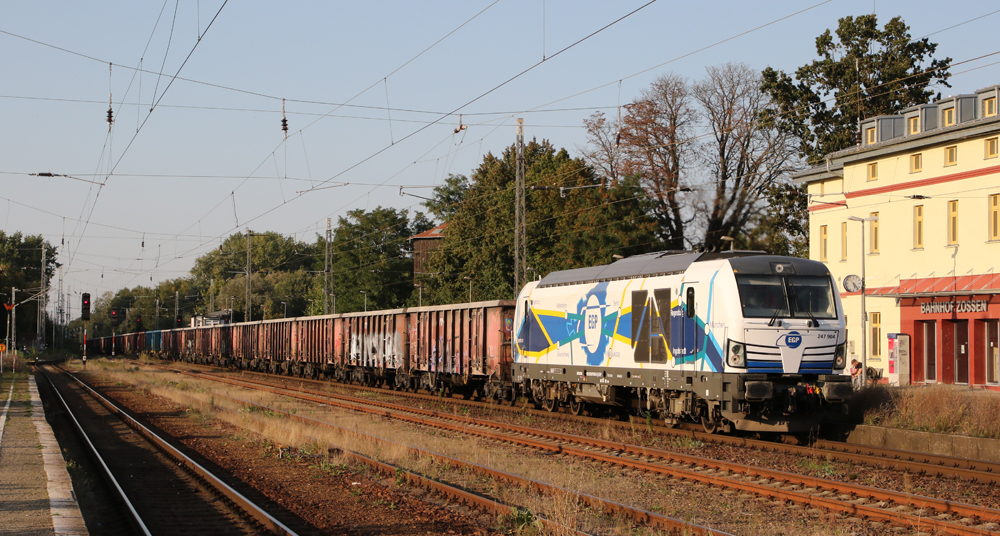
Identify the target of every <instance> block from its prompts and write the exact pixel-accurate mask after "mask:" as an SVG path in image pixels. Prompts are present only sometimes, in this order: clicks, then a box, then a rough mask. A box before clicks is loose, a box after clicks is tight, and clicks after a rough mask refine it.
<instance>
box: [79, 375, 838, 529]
mask: <svg viewBox="0 0 1000 536" xmlns="http://www.w3.org/2000/svg"><path fill="white" fill-rule="evenodd" d="M89 372H90V373H95V374H97V375H99V376H101V377H102V378H103V379H104V380H105V381H108V382H110V383H112V384H114V385H118V386H122V387H125V386H128V387H131V388H135V389H139V390H143V391H146V392H149V393H151V394H154V395H157V396H162V397H164V398H167V399H169V400H172V401H174V402H175V403H177V404H179V405H181V406H182V407H185V408H187V409H188V411H189V412H190V414H191V416H192V417H193V418H195V419H197V420H198V421H199V422H202V423H203V425H205V426H206V427H209V426H212V422H213V421H214V420H215V419H218V420H221V421H225V422H228V423H230V424H232V425H234V426H235V427H237V429H238V430H240V432H238V433H237V434H236V435H234V436H233V437H231V438H228V439H231V440H237V441H257V442H261V441H263V442H265V447H271V446H275V448H267V449H266V452H270V453H273V454H268V455H277V452H278V449H277V448H276V446H277V445H281V446H290V447H294V448H297V449H299V450H301V451H304V452H325V449H326V447H327V446H330V447H338V448H340V449H343V450H350V451H354V452H358V453H361V454H364V455H366V456H369V457H372V458H375V459H378V460H381V461H385V462H387V463H391V464H393V465H396V466H398V467H402V468H404V469H406V470H409V471H413V472H415V473H418V474H421V475H424V476H425V477H429V478H433V479H439V480H442V481H445V482H450V483H452V484H455V485H459V486H463V487H466V488H468V489H473V490H477V491H479V492H481V493H485V494H488V495H491V496H494V497H496V498H498V499H500V500H502V501H504V502H506V503H508V504H516V505H518V506H519V507H520V508H521V510H519V511H517V512H514V511H512V513H511V514H510V515H507V516H502V518H501V519H498V520H497V525H498V526H499V527H504V528H505V529H508V530H510V531H511V532H514V533H520V534H533V533H538V532H539V528H538V525H537V524H536V523H534V519H536V518H537V517H538V516H544V517H546V518H548V519H551V520H553V521H555V522H557V523H560V524H562V525H565V526H569V527H574V528H577V529H580V530H584V531H586V532H590V533H594V534H609V535H618V534H621V535H625V534H628V535H644V534H656V531H654V530H652V529H646V528H642V527H638V528H637V527H636V526H635V525H633V524H632V523H631V522H630V521H627V520H623V519H619V518H616V517H613V516H607V515H604V514H603V513H600V512H593V511H588V510H587V509H585V508H583V507H581V506H580V505H579V504H578V503H577V502H576V501H575V500H574V499H573V498H571V497H565V496H564V497H549V496H542V495H539V494H537V493H534V492H531V491H528V490H522V489H517V488H510V487H508V486H506V485H498V484H497V483H496V482H493V481H492V480H490V479H488V478H485V477H481V476H479V475H477V474H474V473H471V472H467V471H465V470H460V469H455V468H453V467H451V466H450V465H447V464H443V463H438V462H435V461H434V460H433V459H431V458H429V457H426V456H414V455H413V454H411V452H410V451H409V450H408V449H407V448H406V445H413V446H415V447H419V448H421V449H424V450H428V451H432V452H436V453H439V454H442V455H445V456H450V457H453V458H458V459H461V460H464V461H467V462H470V463H475V464H479V465H483V466H487V467H491V468H494V469H498V470H501V471H504V472H508V473H513V474H518V475H524V476H526V477H528V478H533V479H537V480H541V481H545V482H547V483H549V484H552V485H555V486H559V487H561V488H563V489H567V490H570V491H572V492H575V493H586V494H590V495H595V496H599V497H602V498H605V499H608V500H611V501H616V502H620V503H623V504H629V505H632V506H635V507H638V508H642V509H645V510H648V511H652V512H656V513H659V514H662V515H667V516H671V517H675V518H680V519H685V520H688V521H690V522H693V523H697V524H702V525H714V526H716V528H718V529H719V530H723V531H728V532H732V533H734V534H805V535H829V534H835V535H839V534H850V533H851V532H852V530H851V528H852V527H851V526H850V525H849V524H848V525H846V526H845V527H837V526H835V525H836V523H834V524H827V523H825V522H822V521H821V520H820V519H815V520H807V521H808V522H807V521H803V519H802V518H801V517H799V518H797V519H798V520H797V521H796V518H795V516H789V515H787V513H786V512H785V511H784V507H775V506H771V507H770V508H771V510H766V509H765V510H764V511H765V512H769V514H768V513H761V512H762V510H761V507H762V503H761V502H759V501H758V500H757V499H755V498H752V497H749V496H744V495H741V494H733V493H731V492H729V493H726V492H720V491H719V490H717V489H711V488H706V487H703V486H697V485H693V484H690V483H681V482H677V481H675V480H671V479H667V478H664V477H657V476H649V475H640V474H633V473H631V472H629V471H627V470H624V469H622V468H620V467H611V466H599V465H596V464H592V463H584V462H580V461H579V460H577V459H574V458H572V457H567V456H561V455H548V454H535V455H526V454H525V451H524V450H523V449H520V448H517V447H511V446H508V445H506V444H501V443H496V442H492V441H487V440H484V439H480V438H477V437H470V436H467V435H462V434H455V433H452V432H446V431H441V430H432V429H427V428H422V427H416V426H413V425H409V424H406V423H402V422H400V421H396V420H391V419H388V418H383V417H374V416H372V415H370V414H364V413H359V412H352V411H348V410H344V409H342V408H331V407H329V406H325V405H321V404H317V403H309V402H303V401H297V400H293V399H289V398H286V397H282V396H280V395H275V394H271V393H261V392H258V391H249V390H244V389H241V388H237V387H234V386H224V385H220V384H218V383H215V382H211V381H207V380H201V379H198V378H192V377H189V376H182V375H178V374H174V373H170V372H164V371H161V370H154V369H149V368H146V367H135V366H127V365H125V364H123V363H120V362H113V361H105V360H100V361H98V362H97V363H95V366H92V367H89ZM223 395H224V396H223ZM227 397H232V398H235V399H238V400H241V401H233V400H230V399H229V398H227ZM251 403H252V404H258V405H261V406H267V407H269V408H273V409H275V410H280V411H284V412H288V413H291V414H294V415H297V416H300V417H305V418H309V419H315V420H318V421H322V422H325V423H329V424H332V425H335V426H337V427H340V429H334V428H329V427H323V426H317V425H310V424H308V423H302V422H300V421H298V420H295V419H289V418H288V417H287V416H285V415H282V414H281V413H279V412H277V411H270V410H262V409H259V408H253V407H250V406H249V405H248V404H251ZM442 409H445V408H442ZM448 410H453V411H455V412H456V413H461V412H462V411H463V410H462V408H458V407H454V406H451V405H449V407H448V408H447V409H445V411H448ZM533 419H534V417H532V416H531V415H529V414H522V415H519V416H518V417H517V418H516V419H515V420H519V421H520V423H521V424H525V425H530V424H532V423H531V421H532V420H533ZM596 426H598V427H599V428H598V431H599V433H600V435H601V436H603V437H605V438H607V439H613V440H619V441H626V440H632V439H634V440H642V439H643V438H644V437H645V438H646V439H648V436H647V433H648V431H647V430H646V427H645V426H644V425H642V424H637V425H636V426H635V429H634V430H624V431H622V430H617V429H615V428H613V427H611V426H610V425H609V424H607V423H602V424H598V425H596ZM351 431H357V432H359V433H361V434H367V435H370V436H376V437H382V438H386V439H388V440H390V441H392V443H391V444H390V443H384V442H378V441H373V440H371V439H369V438H365V437H363V436H360V435H358V434H355V433H352V432H351ZM228 439H227V440H228ZM347 466H348V462H347V461H346V460H344V459H338V458H336V457H334V458H331V459H329V460H325V461H324V462H322V463H321V464H318V465H317V468H318V469H322V470H328V471H339V470H342V468H346V467H347ZM350 470H351V471H353V472H360V473H363V474H364V473H366V471H367V469H365V468H364V467H359V466H350ZM767 504H768V503H766V502H765V503H763V505H764V506H767ZM775 509H776V510H775ZM775 512H780V514H779V515H775Z"/></svg>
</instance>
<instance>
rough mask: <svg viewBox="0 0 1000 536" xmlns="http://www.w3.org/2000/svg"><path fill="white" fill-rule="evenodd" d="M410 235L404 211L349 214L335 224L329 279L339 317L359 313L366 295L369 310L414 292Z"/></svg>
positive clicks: (398, 304)
mask: <svg viewBox="0 0 1000 536" xmlns="http://www.w3.org/2000/svg"><path fill="white" fill-rule="evenodd" d="M413 234H415V233H413V231H412V229H411V226H410V222H409V221H408V219H407V213H406V210H395V209H392V208H382V207H378V208H375V209H374V210H371V211H364V210H352V211H350V212H348V213H347V217H346V218H339V219H338V222H337V228H336V231H335V232H334V236H333V244H332V247H333V269H332V271H331V274H330V279H331V288H332V291H331V294H333V295H335V296H337V312H338V313H346V312H351V311H361V310H363V309H364V308H365V296H367V302H368V309H369V310H376V309H392V308H395V307H402V306H403V305H405V304H406V301H407V299H408V298H409V297H410V294H411V293H412V292H413V257H412V256H411V255H410V249H409V247H410V244H409V240H408V239H409V238H410V236H412V235H413ZM320 275H321V276H322V274H320ZM319 284H320V285H322V280H321V281H319ZM362 292H364V293H362ZM320 298H322V296H320ZM320 306H322V303H321V304H320Z"/></svg>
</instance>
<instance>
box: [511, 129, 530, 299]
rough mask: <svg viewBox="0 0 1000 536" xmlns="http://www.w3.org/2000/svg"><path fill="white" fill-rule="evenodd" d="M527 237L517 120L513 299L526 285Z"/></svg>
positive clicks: (521, 136)
mask: <svg viewBox="0 0 1000 536" xmlns="http://www.w3.org/2000/svg"><path fill="white" fill-rule="evenodd" d="M527 242H528V236H527V225H526V223H525V213H524V119H521V118H518V120H517V175H516V178H515V179H514V297H515V298H516V297H517V294H518V293H519V292H521V284H522V283H526V282H527V281H526V280H525V279H524V278H525V277H526V276H527V270H525V265H527V263H528V244H527Z"/></svg>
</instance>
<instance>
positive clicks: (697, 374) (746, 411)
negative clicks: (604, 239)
mask: <svg viewBox="0 0 1000 536" xmlns="http://www.w3.org/2000/svg"><path fill="white" fill-rule="evenodd" d="M514 330H515V345H514V346H515V347H514V363H513V371H512V372H513V377H512V380H513V381H514V383H515V384H518V385H520V386H521V387H520V390H521V391H522V392H524V393H525V394H528V395H529V396H532V397H533V398H534V399H535V401H536V402H537V403H539V404H541V405H542V406H543V407H545V408H547V409H550V410H553V409H555V407H557V406H559V405H565V406H567V407H569V408H570V410H571V412H573V413H579V412H581V411H583V410H584V408H585V407H586V405H587V404H596V405H605V406H618V407H624V408H626V409H628V410H631V411H634V412H635V413H638V414H640V415H654V416H657V417H659V418H662V419H664V420H665V421H666V422H667V423H676V422H677V421H680V420H695V421H700V422H702V423H703V424H704V426H705V429H706V430H710V431H716V430H720V429H721V430H731V429H733V428H735V429H738V430H745V431H758V432H762V431H763V432H766V431H773V432H793V433H801V432H805V431H808V430H811V429H813V428H815V426H816V425H817V424H818V423H819V421H820V420H821V418H822V414H823V412H824V411H827V410H831V409H840V407H841V406H842V404H843V403H844V402H845V401H846V400H848V399H849V398H850V396H851V393H852V386H851V383H850V377H849V376H848V375H845V373H844V366H845V352H844V342H845V330H844V316H843V308H842V307H841V303H840V297H839V295H838V294H837V292H835V285H834V282H833V280H832V278H831V277H830V273H829V271H828V270H827V268H826V266H825V265H823V264H822V263H819V262H815V261H810V260H806V259H799V258H793V257H781V256H773V255H765V254H762V253H759V252H741V251H727V252H720V253H696V252H660V253H650V254H646V255H638V256H633V257H628V258H626V259H622V260H619V261H617V262H614V263H612V264H609V265H605V266H596V267H591V268H581V269H576V270H568V271H563V272H554V273H551V274H549V275H548V276H546V277H545V278H543V279H542V280H540V281H537V282H531V283H529V284H528V285H526V286H525V287H524V288H523V289H522V290H521V293H520V295H519V296H518V300H517V305H516V312H515V318H514Z"/></svg>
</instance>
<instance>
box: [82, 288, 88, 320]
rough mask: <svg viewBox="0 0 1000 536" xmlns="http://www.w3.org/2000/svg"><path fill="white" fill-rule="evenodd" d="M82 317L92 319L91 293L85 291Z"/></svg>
mask: <svg viewBox="0 0 1000 536" xmlns="http://www.w3.org/2000/svg"><path fill="white" fill-rule="evenodd" d="M80 318H81V319H82V320H90V293H89V292H84V293H83V303H82V304H81V305H80Z"/></svg>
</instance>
